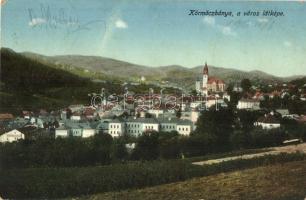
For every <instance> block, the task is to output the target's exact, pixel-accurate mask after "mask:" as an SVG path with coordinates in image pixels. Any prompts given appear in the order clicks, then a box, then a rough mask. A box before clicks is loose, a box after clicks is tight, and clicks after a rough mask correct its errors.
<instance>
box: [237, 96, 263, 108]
mask: <svg viewBox="0 0 306 200" xmlns="http://www.w3.org/2000/svg"><path fill="white" fill-rule="evenodd" d="M237 109H250V110H259V109H260V101H259V100H257V99H244V98H243V99H240V100H239V101H238V105H237Z"/></svg>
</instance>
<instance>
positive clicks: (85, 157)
mask: <svg viewBox="0 0 306 200" xmlns="http://www.w3.org/2000/svg"><path fill="white" fill-rule="evenodd" d="M112 148H113V139H112V137H111V136H110V135H108V134H98V135H96V136H94V137H92V138H88V139H82V138H76V137H73V138H65V139H64V138H57V139H55V140H54V139H49V138H41V139H37V140H34V141H32V140H23V141H19V142H15V143H6V144H1V146H0V162H1V166H0V167H1V168H3V169H5V168H6V169H7V168H27V167H72V166H88V165H95V164H110V162H111V154H112ZM117 155H118V154H117Z"/></svg>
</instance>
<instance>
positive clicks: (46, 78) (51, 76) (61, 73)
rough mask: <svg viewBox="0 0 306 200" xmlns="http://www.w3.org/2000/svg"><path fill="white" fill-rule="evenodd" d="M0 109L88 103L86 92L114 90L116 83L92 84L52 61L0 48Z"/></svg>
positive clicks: (49, 108)
mask: <svg viewBox="0 0 306 200" xmlns="http://www.w3.org/2000/svg"><path fill="white" fill-rule="evenodd" d="M0 80H1V88H0V112H11V113H19V112H20V111H22V110H38V109H41V108H43V109H47V110H52V109H58V108H63V107H65V106H67V105H69V104H71V103H88V102H90V101H89V99H88V93H92V92H98V91H100V90H101V88H102V87H104V88H106V89H108V90H109V91H110V92H118V91H119V90H120V85H119V84H116V83H113V84H112V85H111V86H110V85H109V84H107V83H93V82H91V81H90V80H89V79H88V78H83V77H80V76H78V75H76V74H73V73H70V72H68V71H67V70H63V69H58V68H57V67H56V66H53V65H52V64H45V63H42V62H40V61H38V60H32V59H29V58H27V57H24V56H22V55H20V54H18V53H16V52H14V51H12V50H10V49H5V48H2V49H1V77H0Z"/></svg>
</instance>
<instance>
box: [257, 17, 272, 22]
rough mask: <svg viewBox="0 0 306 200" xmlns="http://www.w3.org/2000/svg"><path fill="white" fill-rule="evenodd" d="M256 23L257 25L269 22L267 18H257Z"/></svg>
mask: <svg viewBox="0 0 306 200" xmlns="http://www.w3.org/2000/svg"><path fill="white" fill-rule="evenodd" d="M257 21H258V22H259V23H268V22H269V20H268V19H267V18H258V19H257Z"/></svg>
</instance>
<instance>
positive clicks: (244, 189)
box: [80, 161, 306, 200]
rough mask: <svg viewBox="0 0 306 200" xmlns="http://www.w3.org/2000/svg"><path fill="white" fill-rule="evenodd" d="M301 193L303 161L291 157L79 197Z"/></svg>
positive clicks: (145, 199)
mask: <svg viewBox="0 0 306 200" xmlns="http://www.w3.org/2000/svg"><path fill="white" fill-rule="evenodd" d="M305 197H306V161H294V162H289V163H285V164H276V165H270V166H263V167H257V168H253V169H247V170H242V171H235V172H228V173H221V174H217V175H211V176H207V177H202V178H194V179H191V180H187V181H184V182H178V183H171V184H165V185H160V186H155V187H148V188H145V189H136V190H127V191H122V192H109V193H104V194H97V195H92V196H87V197H82V198H80V199H106V200H107V199H133V200H135V199H141V200H149V199H152V200H157V199H163V200H164V199H176V200H177V199H179V200H181V199H182V200H183V199H186V200H187V199H188V200H190V199H198V200H199V199H203V200H204V199H205V200H210V199H211V200H212V199H219V200H221V199H226V200H231V199H235V200H237V199H241V200H262V199H269V200H274V199H275V200H276V199H277V200H285V199H286V200H287V199H288V200H295V199H299V200H302V199H304V198H305Z"/></svg>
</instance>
